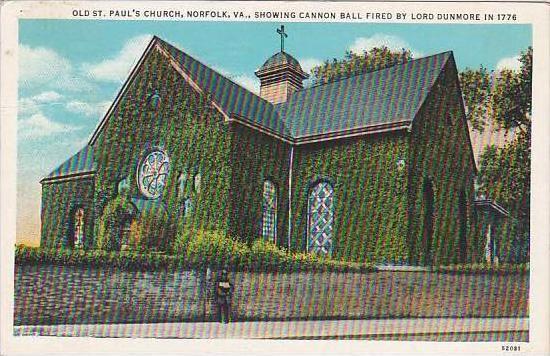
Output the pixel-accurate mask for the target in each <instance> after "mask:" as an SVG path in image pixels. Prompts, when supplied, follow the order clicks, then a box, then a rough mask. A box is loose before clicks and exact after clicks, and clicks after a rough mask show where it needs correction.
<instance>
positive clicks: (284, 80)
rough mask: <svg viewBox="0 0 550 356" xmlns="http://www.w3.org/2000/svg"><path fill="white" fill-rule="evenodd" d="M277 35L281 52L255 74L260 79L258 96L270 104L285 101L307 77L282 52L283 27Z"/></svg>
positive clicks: (300, 68) (278, 30) (300, 86)
mask: <svg viewBox="0 0 550 356" xmlns="http://www.w3.org/2000/svg"><path fill="white" fill-rule="evenodd" d="M277 33H278V34H279V35H280V36H281V51H280V52H278V53H275V54H274V55H273V56H271V57H270V58H269V59H268V60H267V61H265V63H264V64H263V65H262V66H261V67H260V69H258V70H257V71H256V73H255V74H256V76H257V77H258V78H259V79H260V96H261V97H262V98H264V99H265V100H267V101H269V102H271V103H272V104H278V103H282V102H285V101H287V99H288V97H289V96H290V95H291V94H292V93H294V92H296V91H298V90H301V89H303V87H304V86H303V80H304V79H307V78H308V77H309V76H308V75H307V74H306V73H305V72H304V71H303V70H302V67H301V66H300V63H298V61H297V60H296V59H295V58H294V57H292V56H291V55H290V54H288V53H286V52H285V51H284V43H285V42H284V39H285V38H286V37H288V35H287V34H286V33H285V28H284V26H282V25H281V28H279V29H277Z"/></svg>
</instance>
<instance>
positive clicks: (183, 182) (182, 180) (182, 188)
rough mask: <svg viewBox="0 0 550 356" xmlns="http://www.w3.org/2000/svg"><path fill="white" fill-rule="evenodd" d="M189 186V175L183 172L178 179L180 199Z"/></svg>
mask: <svg viewBox="0 0 550 356" xmlns="http://www.w3.org/2000/svg"><path fill="white" fill-rule="evenodd" d="M186 184H187V173H186V172H181V173H180V175H179V177H178V197H182V196H183V195H184V194H185V185H186Z"/></svg>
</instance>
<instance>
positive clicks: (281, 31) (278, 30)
mask: <svg viewBox="0 0 550 356" xmlns="http://www.w3.org/2000/svg"><path fill="white" fill-rule="evenodd" d="M277 33H278V34H279V35H281V52H284V51H285V38H286V37H288V35H287V34H286V33H285V26H283V25H281V28H278V29H277Z"/></svg>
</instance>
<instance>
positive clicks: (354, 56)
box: [311, 46, 412, 85]
mask: <svg viewBox="0 0 550 356" xmlns="http://www.w3.org/2000/svg"><path fill="white" fill-rule="evenodd" d="M411 59H412V55H411V51H410V50H407V49H402V50H401V51H392V50H390V49H389V48H388V47H386V46H382V47H374V48H371V49H370V50H369V51H364V52H363V53H354V52H351V51H348V52H346V54H345V57H344V58H343V59H336V58H333V60H332V61H328V60H326V61H325V62H324V63H323V64H322V65H320V66H317V67H314V68H313V69H312V70H311V74H312V77H311V78H312V81H313V84H314V85H317V84H326V83H330V82H333V81H335V80H339V79H343V78H348V77H351V76H354V75H358V74H361V73H367V72H373V71H376V70H380V69H384V68H387V67H391V66H393V65H396V64H401V63H405V62H407V61H409V60H411Z"/></svg>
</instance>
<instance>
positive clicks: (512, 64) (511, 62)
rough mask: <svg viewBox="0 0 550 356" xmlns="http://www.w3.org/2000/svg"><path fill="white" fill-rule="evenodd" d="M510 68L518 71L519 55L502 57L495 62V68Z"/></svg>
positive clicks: (519, 66)
mask: <svg viewBox="0 0 550 356" xmlns="http://www.w3.org/2000/svg"><path fill="white" fill-rule="evenodd" d="M503 69H511V70H515V71H519V70H520V69H521V62H520V61H519V56H516V57H506V58H502V59H501V60H500V61H498V63H497V70H503Z"/></svg>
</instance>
